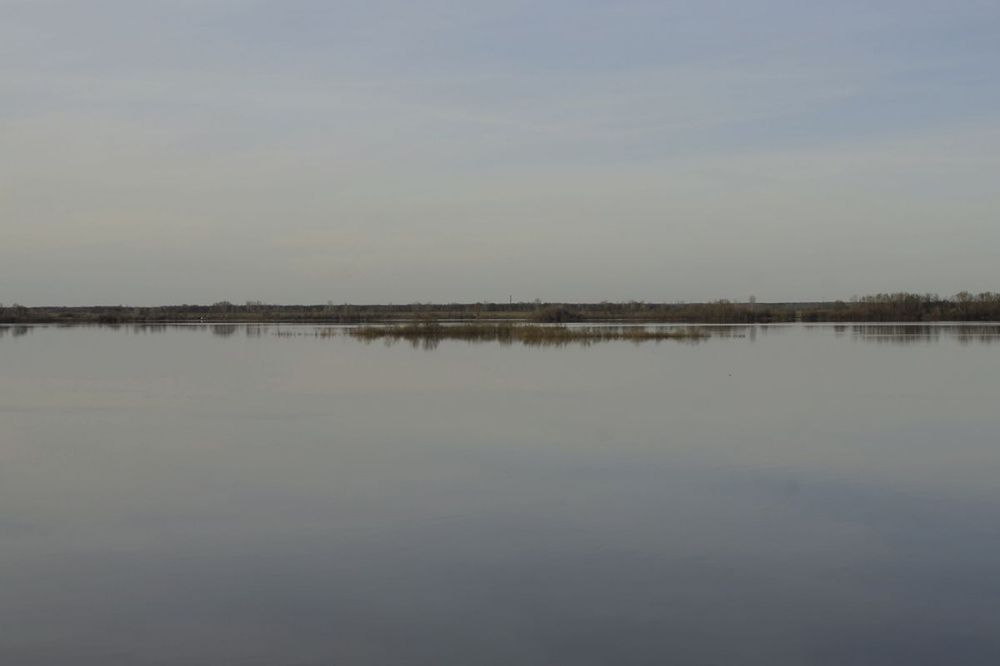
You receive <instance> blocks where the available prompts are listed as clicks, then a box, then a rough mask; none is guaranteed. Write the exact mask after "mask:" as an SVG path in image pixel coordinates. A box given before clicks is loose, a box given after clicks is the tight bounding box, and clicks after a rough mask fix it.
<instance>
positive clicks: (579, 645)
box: [0, 326, 1000, 666]
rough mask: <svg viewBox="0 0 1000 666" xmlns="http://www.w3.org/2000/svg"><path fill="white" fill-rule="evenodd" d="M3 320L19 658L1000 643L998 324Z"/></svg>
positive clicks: (916, 650) (28, 662) (13, 615)
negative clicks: (555, 333) (119, 324)
mask: <svg viewBox="0 0 1000 666" xmlns="http://www.w3.org/2000/svg"><path fill="white" fill-rule="evenodd" d="M315 330H316V329H314V328H313V327H294V326H280V327H273V326H266V327H242V326H240V327H229V326H221V327H211V326H193V327H159V328H155V327H152V328H151V327H145V328H144V327H138V328H131V327H123V328H118V329H109V328H55V327H21V328H13V327H0V664H5V665H6V664H10V665H12V666H38V665H42V664H44V665H60V666H61V665H63V664H67V665H69V664H72V665H73V666H81V665H82V666H89V665H91V664H93V665H98V664H100V665H102V666H104V665H117V664H129V665H130V664H139V665H147V664H156V665H164V666H168V665H169V666H173V665H181V664H183V665H188V664H206V665H209V664H211V665H235V666H243V665H246V664H255V665H256V664H259V665H262V666H263V665H267V666H272V665H299V666H302V665H320V664H323V665H327V664H347V665H354V664H358V665H362V666H364V665H369V664H378V665H382V664H392V665H395V664H405V665H407V666H412V665H424V664H426V665H431V664H433V665H442V664H445V665H447V664H461V665H463V666H464V665H477V666H478V665H487V666H489V665H494V664H496V665H504V666H509V665H513V664H518V665H529V666H530V665H547V666H552V665H563V664H566V665H573V666H586V665H590V664H602V665H603V664H615V665H621V664H643V665H645V664H649V665H654V664H655V665H661V664H768V665H774V664H831V665H833V664H836V665H842V664H851V665H858V664H906V665H911V664H990V665H991V666H992V665H994V664H997V663H1000V328H997V327H990V326H987V327H981V326H979V327H955V326H936V327H913V326H905V327H893V326H841V327H833V326H814V327H808V326H787V327H752V328H745V327H736V328H727V329H716V333H717V334H716V335H715V336H713V337H712V338H710V339H708V340H705V341H701V342H696V343H694V342H677V341H665V342H661V343H645V344H641V345H635V344H631V343H621V342H612V343H605V344H597V345H593V346H589V347H583V346H574V345H569V346H566V347H557V348H529V347H519V346H506V347H505V346H500V345H497V344H468V343H464V342H459V341H444V342H442V343H441V344H440V345H438V346H437V347H436V348H435V349H433V350H425V349H420V348H413V347H411V346H409V345H407V344H405V343H403V344H397V345H395V346H391V347H387V346H385V345H383V344H381V343H373V344H364V343H361V342H358V341H355V340H352V339H350V338H346V337H339V336H338V337H315V336H314V335H313V332H315Z"/></svg>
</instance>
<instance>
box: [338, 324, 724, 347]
mask: <svg viewBox="0 0 1000 666" xmlns="http://www.w3.org/2000/svg"><path fill="white" fill-rule="evenodd" d="M344 332H345V333H346V334H347V335H349V336H351V337H353V338H358V339H361V340H388V341H390V342H392V341H396V340H408V341H410V342H413V343H415V344H419V343H423V342H434V341H439V340H466V341H470V342H499V343H501V344H505V343H506V344H512V343H515V342H518V343H521V344H524V345H561V344H568V343H582V344H590V343H594V342H608V341H612V340H628V341H632V342H645V341H656V340H701V339H703V338H706V337H708V333H706V332H705V331H702V330H699V329H696V328H683V329H679V328H653V329H650V328H646V327H645V326H573V327H569V326H545V325H540V324H510V323H462V324H445V325H443V324H439V323H437V322H419V323H411V324H398V325H388V326H359V327H357V328H348V329H344Z"/></svg>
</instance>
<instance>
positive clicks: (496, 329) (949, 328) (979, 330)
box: [0, 320, 1000, 348]
mask: <svg viewBox="0 0 1000 666" xmlns="http://www.w3.org/2000/svg"><path fill="white" fill-rule="evenodd" d="M806 326H807V327H809V328H812V326H810V325H808V324H806ZM37 328H38V327H36V326H32V325H26V324H17V325H3V324H0V338H3V337H5V336H7V335H10V336H11V337H20V336H23V335H26V334H28V333H31V332H32V331H34V330H36V329H37ZM56 328H67V329H69V328H102V329H108V330H114V331H124V332H127V333H130V334H135V335H144V334H155V333H165V332H167V331H195V332H202V333H204V332H209V333H211V334H212V335H214V336H217V337H220V338H231V337H234V336H237V335H242V336H244V337H248V338H259V337H262V336H264V335H269V336H275V337H320V338H328V337H353V338H355V339H361V340H366V341H371V340H382V341H388V342H397V341H400V340H407V341H409V342H411V343H413V344H414V346H418V345H419V346H424V347H427V348H434V347H436V346H437V344H438V342H439V341H440V340H443V339H463V340H467V341H471V342H491V341H492V342H499V343H501V344H509V343H513V342H520V343H523V344H526V345H538V346H562V345H565V344H571V343H572V344H584V345H589V344H593V343H595V342H606V341H612V340H625V341H632V342H645V341H650V340H652V341H655V340H668V339H675V340H681V341H690V342H698V341H700V340H703V339H705V338H744V339H748V340H750V341H751V342H753V341H755V340H756V339H757V337H758V336H759V335H767V334H768V332H770V331H775V330H777V331H781V330H785V327H783V326H776V327H771V326H768V325H766V324H759V325H754V324H747V325H730V324H725V325H718V326H713V325H706V326H700V327H697V328H690V327H688V328H678V327H664V328H658V327H655V326H654V327H647V326H639V325H635V326H618V325H599V326H585V325H574V324H570V325H562V324H554V325H544V324H532V323H527V322H525V323H515V322H475V321H469V322H452V323H449V324H438V323H436V322H434V321H433V320H424V321H419V322H410V323H397V324H386V325H356V326H302V325H296V324H293V325H289V326H282V325H280V324H130V325H123V324H65V325H60V326H57V327H56ZM515 328H517V329H518V331H519V332H515V331H514V330H513V329H515ZM815 328H817V329H825V330H832V331H833V332H834V334H835V335H837V336H843V335H851V336H852V337H854V338H855V339H857V340H861V341H865V342H875V343H885V344H909V343H920V342H934V341H938V340H945V339H954V340H957V341H959V342H961V343H971V342H976V343H986V344H992V343H995V342H1000V324H958V325H949V324H906V323H897V324H869V323H861V324H836V325H833V326H827V325H816V326H815Z"/></svg>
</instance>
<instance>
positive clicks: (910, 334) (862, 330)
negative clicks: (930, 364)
mask: <svg viewBox="0 0 1000 666" xmlns="http://www.w3.org/2000/svg"><path fill="white" fill-rule="evenodd" d="M837 328H841V327H837ZM851 329H852V333H853V335H854V336H855V337H857V338H858V339H861V340H865V341H868V342H884V343H889V344H906V343H916V342H936V341H938V340H941V339H942V338H949V339H955V340H958V341H959V342H961V343H969V342H978V343H986V344H992V343H994V342H1000V325H997V324H983V325H976V324H971V325H969V324H967V325H963V326H948V325H942V324H937V325H931V326H921V325H919V324H916V325H915V324H909V325H907V324H878V325H873V324H863V325H859V326H852V327H851Z"/></svg>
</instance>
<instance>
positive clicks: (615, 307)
mask: <svg viewBox="0 0 1000 666" xmlns="http://www.w3.org/2000/svg"><path fill="white" fill-rule="evenodd" d="M477 319H481V320H522V321H529V322H538V323H571V322H582V323H587V322H590V323H600V322H634V323H677V324H753V323H760V324H768V323H793V322H948V321H951V322H962V321H977V322H985V321H1000V293H992V292H985V293H981V294H969V293H965V292H963V293H961V294H957V295H956V296H953V297H949V298H941V297H938V296H934V295H923V294H908V293H898V294H877V295H874V296H865V297H861V298H855V299H851V300H849V301H819V302H788V303H755V302H734V301H725V300H721V301H713V302H705V303H649V302H640V301H630V302H620V303H609V302H601V303H541V302H537V301H536V302H530V303H526V302H521V303H439V304H432V303H426V304H425V303H411V304H406V305H384V304H383V305H380V304H367V305H354V304H343V305H335V304H332V303H328V304H325V305H274V304H265V303H260V302H248V303H244V304H242V305H239V304H234V303H229V302H225V301H223V302H219V303H214V304H212V305H165V306H155V307H131V306H122V305H118V306H75V307H59V306H40V307H24V306H20V305H16V304H15V305H6V306H0V324H86V323H90V324H142V323H149V324H152V323H196V322H213V323H247V324H253V323H275V322H282V323H315V324H363V323H392V322H404V321H445V320H477Z"/></svg>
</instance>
